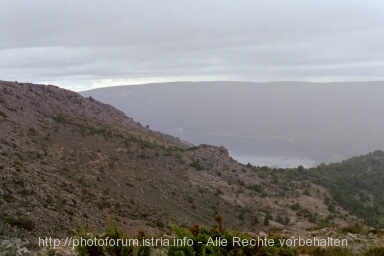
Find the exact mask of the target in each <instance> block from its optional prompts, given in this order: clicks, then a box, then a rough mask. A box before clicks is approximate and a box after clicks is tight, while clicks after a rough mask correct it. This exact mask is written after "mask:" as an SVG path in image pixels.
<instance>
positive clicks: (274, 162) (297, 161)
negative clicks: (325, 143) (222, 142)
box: [230, 154, 319, 168]
mask: <svg viewBox="0 0 384 256" xmlns="http://www.w3.org/2000/svg"><path fill="white" fill-rule="evenodd" d="M230 155H231V154H230ZM231 157H232V158H233V159H235V160H237V161H238V162H239V163H242V164H248V163H250V164H252V165H254V166H268V167H273V168H296V167H297V166H299V165H302V166H303V167H305V168H309V167H314V166H317V165H318V164H319V163H317V162H316V161H315V160H312V159H310V158H301V157H292V156H237V155H231Z"/></svg>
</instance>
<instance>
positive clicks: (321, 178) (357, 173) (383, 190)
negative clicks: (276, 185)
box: [291, 151, 384, 228]
mask: <svg viewBox="0 0 384 256" xmlns="http://www.w3.org/2000/svg"><path fill="white" fill-rule="evenodd" d="M291 175H292V176H291V177H292V178H294V179H297V180H303V179H304V180H309V181H311V182H313V183H317V184H319V185H321V186H324V187H326V188H328V189H329V190H330V192H331V193H332V196H333V198H334V200H335V201H337V202H338V203H339V204H340V205H341V206H342V207H343V208H344V209H346V210H348V211H349V212H350V213H352V214H355V215H357V216H359V217H361V218H363V219H364V220H365V221H366V224H367V225H369V226H374V227H381V228H384V185H383V184H384V152H383V151H375V152H373V153H369V154H367V155H363V156H357V157H353V158H351V159H348V160H346V161H343V162H341V163H331V164H328V165H326V164H321V165H319V166H318V167H315V168H309V169H304V168H300V167H299V168H298V170H297V171H293V172H292V173H291ZM325 203H326V204H327V205H328V209H329V210H330V211H331V212H332V211H335V206H334V205H333V204H332V202H331V201H330V200H329V198H325Z"/></svg>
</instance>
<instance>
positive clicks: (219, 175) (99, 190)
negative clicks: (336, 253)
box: [0, 81, 359, 241]
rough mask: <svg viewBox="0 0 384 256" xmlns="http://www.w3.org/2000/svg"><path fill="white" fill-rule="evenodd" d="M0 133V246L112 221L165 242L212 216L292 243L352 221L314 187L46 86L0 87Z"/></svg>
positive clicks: (208, 221) (327, 193)
mask: <svg viewBox="0 0 384 256" xmlns="http://www.w3.org/2000/svg"><path fill="white" fill-rule="evenodd" d="M0 127H1V129H0V209H1V214H0V237H2V238H3V239H5V238H7V237H20V238H28V239H32V240H31V241H33V240H34V239H36V238H37V237H39V236H44V237H45V236H52V237H65V236H67V235H69V234H74V233H75V232H77V230H78V229H79V228H80V227H86V228H87V229H89V230H91V231H94V232H101V231H102V230H103V228H104V227H105V224H106V222H107V221H112V220H113V221H116V222H117V223H118V225H119V226H120V227H122V228H123V229H124V230H126V231H130V232H137V231H138V230H145V231H146V232H149V233H158V232H167V230H168V227H169V225H170V224H177V225H181V226H190V225H192V224H195V223H199V224H201V225H211V224H212V219H213V218H212V217H213V216H214V215H216V214H220V215H222V216H223V219H224V225H225V227H226V228H231V229H236V230H243V231H251V232H260V231H261V230H266V229H269V228H271V227H275V228H281V229H286V230H289V231H290V232H291V233H292V234H295V233H299V232H302V231H303V230H305V229H307V228H310V227H313V226H318V225H329V224H332V225H347V223H353V222H355V221H356V220H359V219H358V217H356V216H355V215H353V214H351V213H350V214H348V212H347V211H345V210H344V209H343V208H342V207H341V205H340V204H339V203H338V202H337V201H335V200H334V199H333V196H332V193H331V192H330V191H329V190H328V189H327V188H325V187H324V186H321V185H320V184H319V185H317V184H316V180H310V179H304V180H300V179H297V178H295V177H292V176H290V175H291V174H290V173H289V172H288V170H282V169H269V168H267V167H256V166H252V165H246V166H245V165H242V164H239V163H237V162H236V161H235V160H233V159H232V158H231V157H230V156H229V155H228V152H227V150H226V149H225V148H223V147H214V146H209V145H200V146H197V147H195V146H192V145H189V144H188V143H185V142H181V141H179V140H178V139H177V138H174V137H171V136H168V135H164V134H161V133H158V132H154V131H151V130H150V129H149V128H148V127H143V126H142V125H141V124H140V123H138V122H135V121H134V120H133V119H131V118H129V117H127V116H125V115H124V114H123V113H122V112H121V111H119V110H117V109H115V108H113V107H111V106H109V105H106V104H102V103H100V102H98V101H96V100H94V99H92V98H83V97H82V96H80V95H79V94H77V93H74V92H71V91H68V90H64V89H60V88H58V87H56V86H51V85H48V86H47V85H36V84H21V83H17V82H4V81H0ZM299 169H300V168H299ZM294 171H295V172H299V171H302V170H296V169H295V170H294ZM294 176H297V175H294ZM330 204H331V205H332V207H330V206H329V205H330Z"/></svg>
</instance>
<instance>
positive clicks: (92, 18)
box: [0, 0, 384, 86]
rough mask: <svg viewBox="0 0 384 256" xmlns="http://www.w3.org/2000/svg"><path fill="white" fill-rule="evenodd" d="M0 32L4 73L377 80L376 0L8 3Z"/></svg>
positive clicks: (66, 77) (0, 74)
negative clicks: (365, 0)
mask: <svg viewBox="0 0 384 256" xmlns="http://www.w3.org/2000/svg"><path fill="white" fill-rule="evenodd" d="M0 33H1V35H2V37H1V39H0V59H1V63H0V67H1V71H0V79H9V80H17V79H19V80H27V81H28V80H29V81H32V82H34V81H37V82H38V81H49V80H55V81H59V83H60V81H62V82H61V83H62V84H59V85H62V86H65V85H66V84H67V82H66V81H71V82H70V83H71V84H72V82H73V81H75V80H76V79H78V78H79V77H81V78H82V80H78V81H79V83H85V84H89V83H91V82H90V81H91V80H97V79H124V78H132V77H135V78H143V79H145V78H146V77H173V78H176V79H177V77H183V78H185V77H187V78H188V77H189V78H190V80H194V77H197V76H199V75H200V76H202V75H203V76H210V75H211V76H213V77H214V76H225V77H228V78H232V79H239V80H255V81H257V80H258V79H262V80H264V81H265V80H269V81H272V80H284V79H288V80H290V79H297V80H308V79H311V80H314V81H321V80H322V79H324V77H327V79H332V77H333V78H335V79H336V80H355V79H357V78H358V79H364V80H372V79H381V80H382V79H383V77H382V75H381V74H380V72H381V73H383V72H382V71H383V60H384V58H383V57H384V56H383V55H384V51H383V50H384V49H383V45H384V4H383V3H382V2H381V1H369V2H363V1H276V0H274V1H236V2H233V1H155V2H154V1H108V2H105V1H92V2H90V1H87V2H85V1H81V2H78V1H47V0H37V1H27V0H24V1H17V2H15V1H7V0H6V1H2V8H0ZM351 66H352V67H351ZM59 78H60V79H59Z"/></svg>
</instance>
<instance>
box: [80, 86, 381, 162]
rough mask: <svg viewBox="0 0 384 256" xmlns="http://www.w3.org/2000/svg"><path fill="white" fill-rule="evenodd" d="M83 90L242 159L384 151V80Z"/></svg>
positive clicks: (336, 157)
mask: <svg viewBox="0 0 384 256" xmlns="http://www.w3.org/2000/svg"><path fill="white" fill-rule="evenodd" d="M81 94H82V95H83V96H92V97H93V98H95V99H97V100H100V101H102V102H104V103H108V104H111V105H113V106H115V107H117V108H118V109H120V110H122V111H124V112H125V113H126V114H127V115H128V116H130V117H133V118H134V119H135V120H136V121H139V122H141V123H142V124H143V125H149V126H150V127H151V128H152V129H154V130H158V131H161V132H164V133H168V134H171V135H173V136H176V137H180V138H181V139H184V140H187V141H190V142H192V143H194V144H200V143H207V144H213V145H217V146H220V145H223V146H225V147H227V148H228V149H229V151H230V152H231V153H232V154H233V155H237V156H265V157H271V156H276V157H280V158H281V157H292V158H295V157H296V158H297V157H299V158H303V159H304V158H306V159H310V160H313V161H314V162H316V163H321V162H327V163H328V162H331V161H340V160H344V159H346V158H348V157H352V156H355V155H359V154H364V153H368V152H370V151H374V150H377V149H384V139H381V137H382V136H381V133H382V131H383V130H384V101H383V99H382V98H381V97H380V95H384V82H353V83H321V84H320V83H306V82H274V83H246V82H200V83H199V82H194V83H190V82H175V83H164V84H147V85H140V86H121V87H108V88H100V89H95V90H91V91H85V92H81Z"/></svg>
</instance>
